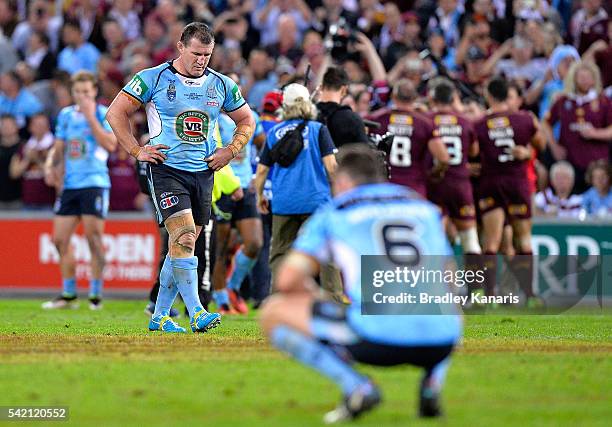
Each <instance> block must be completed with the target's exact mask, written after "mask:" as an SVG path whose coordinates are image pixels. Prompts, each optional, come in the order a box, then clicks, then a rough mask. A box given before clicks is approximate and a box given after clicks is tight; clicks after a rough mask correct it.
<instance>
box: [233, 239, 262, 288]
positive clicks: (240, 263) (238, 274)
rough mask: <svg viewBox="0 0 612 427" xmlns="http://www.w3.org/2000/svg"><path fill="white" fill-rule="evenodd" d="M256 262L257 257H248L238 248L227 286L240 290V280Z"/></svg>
mask: <svg viewBox="0 0 612 427" xmlns="http://www.w3.org/2000/svg"><path fill="white" fill-rule="evenodd" d="M256 263H257V258H249V257H248V256H246V255H245V254H244V253H243V252H242V249H239V250H238V252H237V253H236V256H235V257H234V272H233V273H232V277H230V279H229V282H228V283H227V287H228V288H230V289H233V290H235V291H236V292H238V291H239V290H240V285H242V281H243V280H244V278H245V277H246V276H247V274H249V272H250V271H251V270H252V269H253V266H255V264H256Z"/></svg>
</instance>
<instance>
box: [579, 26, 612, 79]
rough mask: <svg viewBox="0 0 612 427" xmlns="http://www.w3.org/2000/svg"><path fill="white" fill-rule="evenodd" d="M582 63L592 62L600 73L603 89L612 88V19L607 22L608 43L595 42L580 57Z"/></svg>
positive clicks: (603, 41)
mask: <svg viewBox="0 0 612 427" xmlns="http://www.w3.org/2000/svg"><path fill="white" fill-rule="evenodd" d="M582 60H583V61H592V62H595V64H597V66H598V67H599V70H600V71H601V78H602V84H603V87H604V88H607V87H608V86H612V19H610V20H609V21H608V42H607V43H606V41H605V40H597V41H596V42H595V43H593V44H592V45H591V46H590V47H589V48H588V49H587V51H586V52H585V53H584V55H582Z"/></svg>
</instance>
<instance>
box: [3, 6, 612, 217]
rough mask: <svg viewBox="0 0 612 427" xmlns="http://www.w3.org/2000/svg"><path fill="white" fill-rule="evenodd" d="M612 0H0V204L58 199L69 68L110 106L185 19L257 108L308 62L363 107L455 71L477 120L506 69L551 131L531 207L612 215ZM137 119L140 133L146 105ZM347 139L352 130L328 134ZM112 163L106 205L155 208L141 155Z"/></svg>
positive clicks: (318, 76) (312, 81) (316, 81)
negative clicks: (211, 43)
mask: <svg viewBox="0 0 612 427" xmlns="http://www.w3.org/2000/svg"><path fill="white" fill-rule="evenodd" d="M606 8H608V9H606ZM609 8H610V4H609V3H607V4H606V2H602V0H581V1H571V0H506V1H504V0H465V1H464V0H437V1H436V0H398V1H387V2H382V1H378V0H361V1H358V0H344V1H343V0H310V1H306V0H270V1H264V0H246V1H238V0H211V1H201V0H159V1H153V0H116V1H109V0H106V1H105V0H63V1H62V0H55V1H53V0H29V1H28V0H0V116H1V117H0V207H1V208H3V209H29V210H33V209H50V208H51V206H52V203H53V200H54V198H55V195H54V190H53V189H52V188H49V187H47V186H46V185H45V183H44V177H43V164H44V161H45V158H46V153H47V151H48V150H49V149H50V148H51V146H52V144H53V133H52V131H53V128H54V123H55V120H56V118H57V115H58V113H59V111H60V110H61V109H62V108H64V107H66V106H68V105H71V104H72V103H73V102H72V100H71V95H70V75H71V74H72V73H74V72H75V71H77V70H82V69H84V70H89V71H91V72H94V73H95V74H96V75H97V76H98V79H99V102H100V103H102V104H105V105H108V104H109V103H110V102H111V101H112V99H113V98H114V97H115V95H116V94H117V93H118V92H119V91H120V90H121V88H122V87H123V86H124V85H125V83H127V80H129V78H131V76H133V75H134V74H135V73H136V72H138V71H140V70H142V69H144V68H147V67H151V66H154V65H157V64H159V63H161V62H164V61H169V60H171V59H173V58H174V57H176V56H177V51H176V41H177V40H178V38H179V36H180V32H181V30H182V29H183V27H184V25H185V24H186V23H189V22H191V21H203V22H206V23H208V24H210V26H211V27H212V28H213V29H214V32H215V34H216V47H215V51H214V55H213V57H212V59H211V63H210V67H211V68H213V69H215V70H217V71H219V72H222V73H225V74H229V73H235V74H237V76H238V78H239V79H240V85H241V90H242V93H243V95H244V96H245V98H246V99H247V101H248V103H249V104H250V105H251V106H252V108H253V109H255V110H257V111H258V112H259V113H260V114H262V119H265V118H266V117H272V116H273V115H274V114H275V110H276V109H277V108H278V107H280V103H279V101H278V100H277V99H275V96H276V95H275V94H277V92H275V91H278V89H280V88H282V87H284V86H285V85H286V84H288V83H291V82H293V81H296V80H298V81H303V76H304V75H305V73H306V72H307V69H308V70H310V72H309V80H308V88H309V89H310V91H311V92H315V93H316V88H317V87H319V85H320V83H321V80H322V77H323V73H324V71H325V70H326V69H327V68H328V67H329V66H330V65H331V64H336V65H338V66H339V67H340V68H342V69H343V70H345V71H346V73H347V75H348V78H349V81H350V84H349V86H348V90H347V91H345V92H343V93H342V94H341V103H342V104H344V105H347V106H348V107H350V108H351V109H352V110H353V111H354V112H355V113H357V114H358V115H360V116H362V117H364V118H366V117H370V116H371V115H372V113H374V112H375V111H376V110H377V109H380V108H384V107H386V106H388V105H389V103H390V102H391V99H390V86H392V84H393V83H394V82H396V81H397V80H398V79H401V78H405V79H408V80H410V81H412V82H413V83H414V85H415V86H416V87H417V88H418V92H419V94H420V95H421V96H423V100H424V101H423V104H424V105H425V104H426V102H425V97H426V92H427V83H428V81H429V80H430V79H431V78H432V77H434V76H436V75H445V76H448V77H450V78H451V79H453V81H454V82H455V83H456V85H457V87H458V88H459V89H460V92H461V97H462V103H461V105H460V106H459V107H458V108H460V109H462V111H463V113H464V114H465V115H466V116H467V117H471V118H474V119H476V118H479V117H481V116H482V115H483V114H484V111H485V109H486V106H485V105H484V100H483V97H482V95H483V88H484V85H485V83H486V81H487V80H488V79H489V78H490V77H491V76H493V75H496V74H502V75H504V76H505V77H506V78H507V79H509V80H511V81H512V87H513V88H514V90H515V92H516V95H517V96H518V97H519V98H520V99H522V108H523V109H528V110H531V111H532V112H533V113H534V114H535V115H536V116H538V117H539V118H540V119H541V120H542V123H543V128H544V130H545V131H546V132H547V135H548V148H547V150H546V151H545V152H543V153H541V154H540V155H539V156H538V159H537V160H536V165H535V171H536V172H537V190H538V191H539V193H538V194H537V196H536V198H535V207H536V211H537V212H538V213H539V214H541V215H551V216H564V217H584V216H585V215H592V216H598V217H602V216H604V217H605V216H612V193H611V190H610V161H609V159H610V141H611V140H612V138H611V136H610V135H609V131H607V129H606V128H609V126H610V124H611V123H612V44H611V42H612V20H611V19H610V18H609V13H610V12H611V11H610V9H609ZM315 96H316V95H315ZM318 101H319V105H320V108H321V104H325V101H326V99H318ZM322 107H323V108H324V107H325V106H324V105H323V106H322ZM341 114H342V113H341ZM134 122H135V123H136V124H137V129H136V132H137V133H138V136H139V137H143V138H145V139H146V135H145V134H146V131H147V124H146V118H145V116H144V113H143V112H141V113H139V114H137V116H136V117H135V118H134ZM330 131H331V132H332V136H333V130H332V129H331V126H330ZM342 142H356V141H336V140H334V143H335V144H336V145H340V144H341V143H342ZM108 162H109V163H108V166H109V171H110V176H111V182H112V190H111V203H110V205H111V210H141V209H145V208H146V206H147V203H146V196H144V195H143V194H141V193H140V192H139V190H138V185H137V172H136V169H135V165H134V163H133V160H132V158H131V157H130V156H129V155H128V154H127V153H126V152H124V151H122V150H121V149H119V150H118V151H117V152H115V153H112V154H111V156H110V157H109V161H108Z"/></svg>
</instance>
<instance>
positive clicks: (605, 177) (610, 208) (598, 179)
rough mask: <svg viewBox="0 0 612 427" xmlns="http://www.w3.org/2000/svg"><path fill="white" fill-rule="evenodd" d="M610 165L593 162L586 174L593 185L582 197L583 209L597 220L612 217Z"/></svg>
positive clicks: (611, 171)
mask: <svg viewBox="0 0 612 427" xmlns="http://www.w3.org/2000/svg"><path fill="white" fill-rule="evenodd" d="M611 176H612V170H611V169H610V163H609V162H606V161H605V160H596V161H594V162H592V163H591V164H590V165H589V167H588V169H587V173H586V181H587V183H589V184H591V188H589V189H588V190H587V191H586V192H585V193H584V194H583V195H582V208H583V209H584V211H585V213H586V214H587V215H590V216H594V217H597V218H610V217H611V216H612V189H611V188H610V187H611V182H612V181H610V177H611Z"/></svg>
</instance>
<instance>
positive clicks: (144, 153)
mask: <svg viewBox="0 0 612 427" xmlns="http://www.w3.org/2000/svg"><path fill="white" fill-rule="evenodd" d="M168 148H170V147H168V146H167V145H164V144H157V145H145V146H144V147H142V149H141V150H140V152H139V153H138V156H137V157H136V160H138V161H140V162H149V163H154V164H160V163H163V162H164V160H166V159H167V158H168V156H166V155H165V154H164V153H162V152H161V151H160V150H167V149H168Z"/></svg>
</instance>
